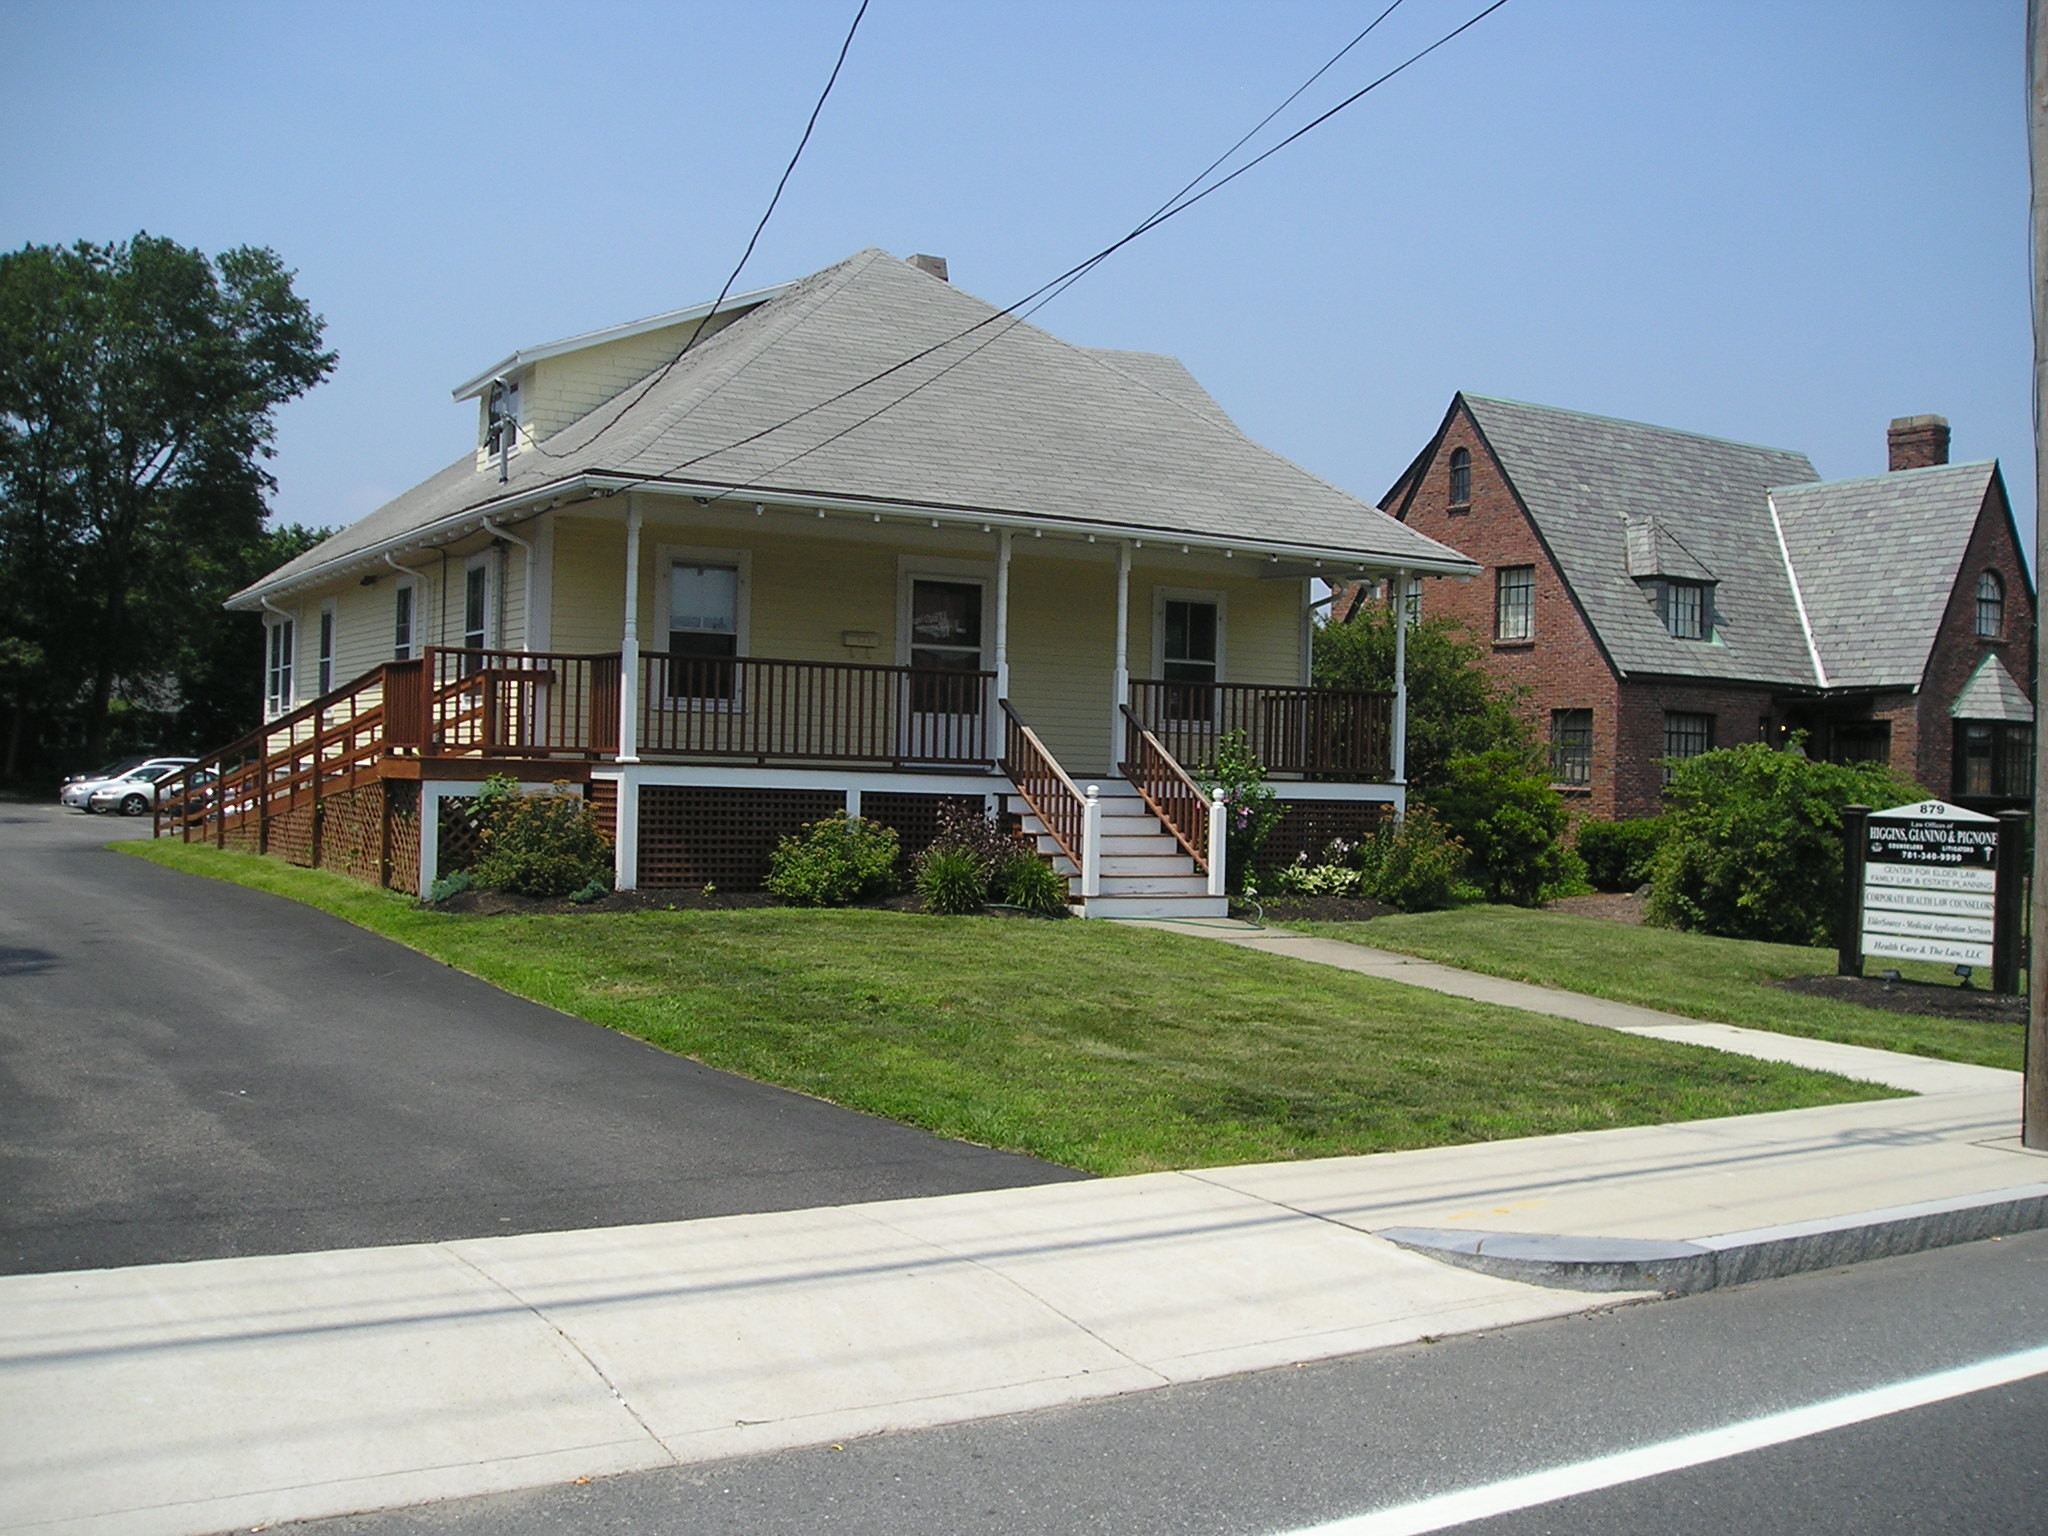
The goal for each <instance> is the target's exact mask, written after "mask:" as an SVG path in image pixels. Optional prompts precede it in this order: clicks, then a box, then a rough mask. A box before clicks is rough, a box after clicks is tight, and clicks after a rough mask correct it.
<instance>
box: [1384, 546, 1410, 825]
mask: <svg viewBox="0 0 2048 1536" xmlns="http://www.w3.org/2000/svg"><path fill="white" fill-rule="evenodd" d="M1413 580H1414V578H1413V577H1412V576H1410V575H1409V574H1408V573H1407V572H1406V571H1400V572H1397V573H1396V574H1395V577H1394V743H1393V749H1392V754H1391V756H1392V761H1391V762H1390V763H1389V764H1388V767H1389V768H1391V769H1392V770H1393V775H1394V782H1395V783H1396V784H1398V785H1402V786H1404V787H1405V786H1406V785H1407V783H1408V587H1409V583H1410V582H1412V581H1413ZM1406 803H1407V801H1406V797H1405V796H1404V797H1403V799H1402V804H1404V805H1405V804H1406Z"/></svg>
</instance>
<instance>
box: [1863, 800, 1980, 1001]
mask: <svg viewBox="0 0 2048 1536" xmlns="http://www.w3.org/2000/svg"><path fill="white" fill-rule="evenodd" d="M1998 833H1999V826H1998V819H1997V818H1996V817H1993V816H1985V815H1982V814H1980V813H1979V812H1977V811H1970V810H1965V809H1964V808H1963V807H1962V806H1960V805H1950V804H1949V803H1948V802H1947V801H1946V800H1923V801H1920V802H1919V803H1918V804H1916V805H1899V806H1894V807H1893V808H1892V809H1890V810H1888V811H1873V812H1872V813H1871V814H1870V816H1869V818H1868V819H1867V820H1866V821H1865V822H1864V824H1863V849H1862V853H1863V859H1862V863H1863V899H1862V903H1861V922H1860V925H1859V926H1860V928H1861V932H1862V943H1861V945H1860V947H1859V953H1861V954H1864V955H1877V956H1881V957H1883V958H1884V959H1887V960H1933V961H1938V962H1941V963H1944V964H1951V965H1969V966H1978V965H1982V966H1989V965H1991V963H1992V949H1993V943H1994V940H1995V938H1996V932H1997V893H1998Z"/></svg>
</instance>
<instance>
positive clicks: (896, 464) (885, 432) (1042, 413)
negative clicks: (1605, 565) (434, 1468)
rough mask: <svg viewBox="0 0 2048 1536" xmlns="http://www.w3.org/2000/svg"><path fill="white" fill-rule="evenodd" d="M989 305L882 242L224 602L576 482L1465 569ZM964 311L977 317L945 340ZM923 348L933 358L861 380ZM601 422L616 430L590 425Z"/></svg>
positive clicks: (1227, 429) (1161, 380) (1189, 399)
mask: <svg viewBox="0 0 2048 1536" xmlns="http://www.w3.org/2000/svg"><path fill="white" fill-rule="evenodd" d="M997 316H998V311H997V310H996V309H995V308H994V306H992V305H990V304H987V303H985V302H984V301H982V300H981V299H978V298H975V297H974V296H973V295H971V294H968V293H964V292H962V291H961V290H960V289H958V288H955V287H952V286H951V285H949V284H947V283H945V282H942V281H940V280H939V279H936V278H933V277H930V276H928V275H926V274H924V273H922V272H920V271H917V270H916V269H914V268H912V267H910V266H909V265H907V264H905V263H903V262H900V261H897V260H896V259H894V258H893V257H891V256H890V255H888V253H886V252H884V251H879V250H866V251H862V252H860V253H859V254H858V255H856V256H853V257H850V258H848V259H847V260H846V261H843V262H841V263H839V264H838V265H837V266H833V267H828V268H827V269H825V270H824V271H822V272H818V273H814V274H813V275H812V276H810V277H808V278H805V279H803V280H802V281H800V282H798V283H795V284H793V285H791V286H790V288H789V289H788V291H786V292H784V293H783V294H781V295H780V296H779V297H777V298H774V299H772V300H771V301H769V302H768V303H766V304H763V305H761V306H760V307H759V308H758V309H755V310H753V311H751V312H750V313H748V314H746V315H744V316H742V317H741V318H740V319H738V320H736V321H734V322H733V323H732V324H731V325H729V326H727V327H726V328H725V329H724V330H722V331H719V332H718V333H717V334H715V335H713V336H711V337H710V338H708V339H707V340H706V341H705V342H703V343H702V344H701V345H699V346H698V347H696V348H695V349H694V350H692V351H691V353H690V354H689V356H688V357H687V358H685V359H684V360H683V362H682V363H681V365H680V366H678V367H676V368H674V369H673V370H672V371H671V372H670V374H669V375H668V376H667V377H666V378H665V379H662V380H661V381H660V382H659V383H657V384H656V385H654V387H653V388H652V389H650V390H648V392H647V393H646V395H645V398H643V399H638V400H637V401H636V400H635V398H634V391H628V392H627V394H626V395H625V396H623V397H621V398H622V400H623V401H625V402H628V403H626V404H625V405H624V406H623V407H621V406H620V405H619V404H617V403H614V404H610V405H605V406H601V407H599V408H598V409H597V410H595V411H593V412H591V413H590V414H589V415H588V416H586V417H584V418H583V419H582V420H581V421H578V422H575V423H572V424H571V425H570V426H568V427H566V428H564V429H562V430H561V431H560V432H558V433H556V434H555V435H554V436H553V437H552V438H549V439H547V440H546V441H545V442H544V443H543V444H542V445H541V449H542V450H544V451H535V450H533V449H526V450H524V451H522V452H520V453H518V454H515V455H514V456H513V458H512V463H511V473H510V478H509V481H508V483H506V484H504V485H500V484H499V482H498V477H497V470H496V468H495V466H493V467H491V468H488V469H483V470H479V469H478V468H476V463H475V458H474V456H473V455H472V454H467V453H466V454H464V455H463V457H462V458H461V459H460V460H459V461H458V462H456V463H455V464H452V465H450V466H449V467H448V468H447V469H444V470H442V471H441V472H440V473H439V474H437V475H435V476H434V477H433V478H431V479H429V480H427V481H425V482H424V483H423V484H421V485H419V486H416V487H415V488H414V489H412V490H410V491H408V492H406V493H405V494H404V495H403V496H400V497H399V498H398V499H397V500H395V501H393V502H390V503H389V504H387V505H386V506H384V507H381V508H379V509H378V510H377V511H375V512H373V513H371V514H370V515H369V516H368V517H366V518H364V519H363V520H362V521H360V522H358V523H356V524H355V525H354V526H352V527H350V528H346V529H343V530H342V531H341V532H340V533H338V534H336V535H334V536H333V537H332V538H330V539H328V540H327V541H325V542H324V543H322V544H320V545H318V546H317V547H315V548H314V549H312V550H310V551H309V552H307V553H306V554H305V555H302V556H300V557H299V558H298V559H297V560H294V561H292V562H291V563H290V564H288V565H285V566H283V567H281V568H280V569H278V570H277V571H274V572H272V573H271V575H270V576H268V577H266V578H265V579H264V580H263V581H262V582H259V583H257V584H256V585H255V586H253V587H251V588H249V589H248V591H247V592H245V593H243V594H239V595H238V598H237V599H236V600H237V601H238V602H242V603H244V604H245V605H246V604H248V603H252V602H253V600H254V598H255V596H256V595H257V594H258V593H260V592H266V591H269V590H273V589H276V588H278V587H281V586H287V585H290V584H292V583H293V582H295V581H296V580H299V579H302V578H307V577H311V576H313V575H315V574H316V573H323V572H326V571H328V570H330V569H334V568H337V567H339V568H346V566H347V563H348V561H349V559H350V558H351V557H354V558H356V559H358V560H361V559H364V558H366V557H367V556H368V555H369V553H370V552H372V551H374V550H376V549H378V548H380V547H383V546H386V545H388V544H390V543H392V542H393V541H395V540H401V539H404V538H405V537H407V536H408V535H412V534H416V533H424V532H425V531H426V530H428V529H430V528H432V527H433V526H434V525H436V524H441V523H445V522H448V521H449V520H451V519H459V518H461V517H463V516H465V515H467V514H471V513H473V512H474V511H476V510H477V509H480V508H483V507H486V506H488V505H489V504H491V503H493V502H496V501H499V500H500V499H501V498H504V497H506V496H508V495H510V496H516V495H519V494H520V493H522V492H533V491H544V490H545V489H546V488H548V487H549V486H551V485H554V484H557V483H562V482H565V481H571V480H573V479H574V478H575V477H576V476H577V475H579V474H582V473H608V474H619V475H626V476H634V477H646V479H648V480H649V481H650V482H660V481H663V480H669V481H675V482H680V483H685V484H693V485H698V484H703V483H707V482H708V483H712V484H715V485H718V486H721V487H725V486H729V487H732V488H734V489H736V490H739V491H740V492H741V493H742V494H747V495H753V496H758V497H760V498H762V499H763V500H776V499H782V498H792V499H802V498H804V497H805V496H807V495H808V496H812V497H850V498H859V499H872V500H874V501H877V502H882V503H895V504H902V505H907V506H911V507H930V508H933V509H940V508H944V509H950V510H959V511H967V512H976V513H989V514H997V515H1003V516H1014V517H1018V518H1026V519H1028V518H1046V519H1057V520H1061V521H1065V522H1072V523H1083V524H1088V525H1092V526H1099V527H1101V528H1103V529H1105V530H1110V531H1131V532H1154V533H1163V534H1180V535H1183V536H1185V535H1194V536H1197V537H1215V538H1218V539H1236V540H1256V541H1260V542H1262V543H1265V544H1267V545H1270V546H1273V547H1279V548H1295V547H1299V548H1301V549H1303V550H1315V551H1343V552H1344V553H1345V554H1346V555H1348V556H1353V557H1356V558H1359V559H1360V560H1361V561H1362V562H1369V563H1374V564H1380V565H1384V566H1389V567H1391V566H1397V565H1402V564H1409V563H1419V564H1421V565H1423V566H1426V567H1433V568H1436V569H1439V570H1441V569H1447V568H1448V569H1463V570H1471V569H1473V567H1472V566H1471V564H1470V562H1468V561H1466V560H1465V559H1464V557H1463V556H1461V555H1459V554H1458V553H1457V552H1456V551H1454V550H1451V549H1448V548H1447V547H1445V546H1444V545H1442V544H1439V543H1437V542H1436V541H1435V540H1433V539H1429V538H1426V537H1424V536H1423V535H1421V534H1419V533H1417V532H1416V531H1415V530H1413V529H1411V528H1407V527H1405V526H1403V525H1402V524H1400V523H1398V522H1396V521H1395V520H1394V519H1392V518H1390V517H1387V516H1386V515H1385V514H1383V513H1381V512H1380V511H1379V510H1378V509H1377V508H1374V507H1372V506H1369V505H1368V504H1366V503H1364V502H1362V501H1359V500H1358V499H1356V498H1355V497H1352V496H1350V495H1347V494H1346V493H1345V492H1343V491H1340V490H1338V489H1337V488H1335V487H1334V486H1331V485H1329V484H1327V483H1326V482H1324V481H1322V480H1319V479H1317V478H1316V477H1315V476H1313V475H1311V474H1309V473H1308V472H1307V471H1306V470H1304V469H1302V468H1300V467H1299V466H1298V465H1295V464H1293V463H1290V462H1289V461H1288V460H1286V459H1284V458H1282V457H1281V456H1280V455H1278V454H1276V453H1273V452H1272V451H1270V450H1268V449H1265V448H1262V447H1260V446H1259V445H1258V444H1256V443H1253V442H1252V441H1251V440H1250V439H1248V438H1246V437H1245V436H1244V435H1243V434H1242V433H1241V432H1239V431H1238V430H1237V429H1236V428H1235V427H1234V426H1232V425H1230V423H1229V419H1228V418H1227V417H1226V416H1224V415H1223V413H1222V411H1221V410H1220V408H1218V407H1217V406H1216V405H1215V402H1214V401H1212V400H1210V399H1209V398H1208V396H1207V395H1206V394H1203V393H1202V392H1201V390H1200V386H1199V385H1195V384H1194V381H1193V379H1192V378H1189V377H1187V375H1186V370H1185V369H1182V368H1180V367H1179V365H1178V364H1177V363H1173V364H1171V370H1169V369H1168V368H1166V367H1163V366H1162V364H1165V363H1170V360H1166V359H1158V360H1153V361H1149V362H1145V361H1136V360H1135V358H1138V357H1142V356H1143V354H1137V355H1133V354H1116V355H1111V356H1107V357H1106V356H1103V355H1100V354H1096V353H1091V352H1090V351H1088V350H1087V349H1085V348H1082V347H1076V346H1072V345H1070V344H1068V343H1066V342H1063V341H1061V340H1059V339H1058V338H1057V337H1054V336H1051V335H1049V334H1047V333H1046V332H1044V331H1041V330H1039V329H1038V328H1037V327H1036V326H1033V325H1030V324H1027V323H1023V322H1020V321H1015V320H1013V319H1009V318H997ZM981 322H989V323H987V324H984V325H982V326H981V328H980V329H979V330H975V331H973V333H972V334H971V335H968V336H966V337H964V338H963V339H960V340H952V339H951V338H953V337H955V336H956V335H957V334H958V333H960V332H962V331H966V330H968V329H969V328H970V327H973V326H976V325H977V324H980V323H981ZM929 347H936V349H937V350H935V351H933V352H932V354H931V355H930V356H928V357H924V358H921V359H919V360H917V361H915V362H910V363H908V364H905V365H904V366H901V367H899V368H897V370H896V371H895V372H893V373H891V374H890V376H889V377H888V378H886V379H883V380H881V381H880V382H878V383H875V384H864V383H863V381H865V380H867V379H868V378H869V377H870V376H871V375H873V374H876V373H879V372H881V371H883V370H884V369H888V368H890V367H891V365H895V364H902V363H903V362H904V360H905V359H906V358H909V357H911V356H912V355H913V354H915V353H917V352H920V351H922V350H924V349H926V348H929ZM1183 381H1184V382H1183ZM1191 390H1192V392H1191ZM847 391H851V392H850V393H845V398H837V397H838V396H840V395H841V394H842V393H843V392H847ZM885 406H887V407H890V408H889V409H887V410H883V407H885ZM621 410H623V414H620V413H621ZM615 415H618V417H619V420H618V424H617V425H616V426H615V427H613V428H611V429H610V430H609V431H606V432H604V433H603V435H602V436H599V435H598V432H599V429H600V428H601V427H603V426H604V424H605V423H608V422H610V421H611V420H612V419H613V417H614V416H615ZM791 418H796V419H794V420H791Z"/></svg>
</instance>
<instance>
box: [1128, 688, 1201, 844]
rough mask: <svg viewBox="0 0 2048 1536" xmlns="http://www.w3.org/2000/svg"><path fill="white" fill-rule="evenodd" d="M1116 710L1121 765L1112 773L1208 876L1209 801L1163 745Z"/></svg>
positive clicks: (1137, 722)
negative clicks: (1119, 722) (1121, 729)
mask: <svg viewBox="0 0 2048 1536" xmlns="http://www.w3.org/2000/svg"><path fill="white" fill-rule="evenodd" d="M1117 707H1118V708H1119V709H1120V710H1122V711H1123V717H1124V760H1123V761H1122V762H1120V763H1118V764H1117V765H1116V766H1117V772H1119V773H1121V774H1122V775H1123V776H1124V777H1125V778H1126V779H1128V780H1130V783H1131V787H1132V788H1133V789H1135V790H1137V792H1138V798H1139V799H1141V800H1143V801H1144V802H1145V807H1146V809H1148V810H1149V811H1151V812H1152V814H1153V815H1154V816H1157V817H1158V818H1159V824H1160V825H1161V826H1163V827H1165V828H1166V830H1167V831H1169V832H1171V833H1172V834H1173V837H1174V841H1175V842H1177V843H1179V844H1180V845H1181V847H1182V848H1183V849H1185V850H1186V851H1187V855H1188V857H1189V858H1191V859H1193V860H1194V861H1195V867H1196V868H1197V869H1199V870H1201V871H1202V873H1204V874H1208V873H1209V872H1210V871H1209V831H1210V827H1211V825H1212V824H1213V821H1214V817H1213V815H1212V810H1213V806H1214V801H1213V798H1212V797H1211V796H1210V794H1209V792H1208V791H1207V790H1205V789H1203V788H1202V786H1201V785H1200V784H1197V783H1196V782H1195V780H1194V776H1193V775H1192V774H1190V773H1189V772H1188V771H1187V769H1185V768H1183V767H1182V766H1181V765H1180V762H1179V760H1178V759H1176V758H1175V757H1174V755H1173V754H1172V753H1171V752H1169V751H1167V750H1166V744H1165V743H1164V742H1162V741H1161V740H1160V739H1159V738H1158V737H1157V736H1155V735H1153V734H1152V732H1151V731H1150V730H1149V729H1148V728H1147V727H1146V725H1145V722H1144V721H1142V720H1140V719H1139V718H1138V717H1137V715H1136V714H1135V713H1134V712H1133V711H1132V709H1131V706H1130V705H1128V704H1120V705H1118V706H1117Z"/></svg>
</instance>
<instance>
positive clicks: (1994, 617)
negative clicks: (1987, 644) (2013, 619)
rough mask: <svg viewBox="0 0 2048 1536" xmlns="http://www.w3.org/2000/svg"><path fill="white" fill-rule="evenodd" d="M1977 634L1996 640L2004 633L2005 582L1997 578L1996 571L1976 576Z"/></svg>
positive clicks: (1983, 637)
mask: <svg viewBox="0 0 2048 1536" xmlns="http://www.w3.org/2000/svg"><path fill="white" fill-rule="evenodd" d="M1977 634H1978V637H1979V638H1981V639H1985V640H1998V639H2002V638H2003V637H2004V635H2005V583H2004V582H2002V581H2000V580H1999V579H1998V573H1997V572H1996V571H1986V572H1985V573H1984V574H1983V575H1981V576H1979V577H1978V578H1977Z"/></svg>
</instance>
